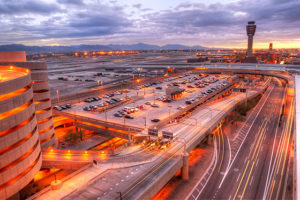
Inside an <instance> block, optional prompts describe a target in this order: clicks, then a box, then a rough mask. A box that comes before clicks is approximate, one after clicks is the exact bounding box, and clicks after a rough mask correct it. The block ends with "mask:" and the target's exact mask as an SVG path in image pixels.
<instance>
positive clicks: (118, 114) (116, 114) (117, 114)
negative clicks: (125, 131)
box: [114, 113, 123, 117]
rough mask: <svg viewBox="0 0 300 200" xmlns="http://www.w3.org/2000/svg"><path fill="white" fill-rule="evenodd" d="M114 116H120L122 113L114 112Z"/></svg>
mask: <svg viewBox="0 0 300 200" xmlns="http://www.w3.org/2000/svg"><path fill="white" fill-rule="evenodd" d="M114 116H115V117H122V116H123V115H122V114H121V113H115V114H114Z"/></svg>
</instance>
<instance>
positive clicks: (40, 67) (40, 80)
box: [0, 62, 55, 148]
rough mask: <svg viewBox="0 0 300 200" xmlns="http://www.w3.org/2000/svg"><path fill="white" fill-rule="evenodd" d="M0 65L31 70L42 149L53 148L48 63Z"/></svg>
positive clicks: (53, 138)
mask: <svg viewBox="0 0 300 200" xmlns="http://www.w3.org/2000/svg"><path fill="white" fill-rule="evenodd" d="M0 65H9V66H17V67H22V68H27V69H30V71H31V79H32V88H33V100H34V104H35V110H36V119H37V123H38V132H39V136H40V142H41V148H51V147H52V146H53V145H54V143H55V135H54V127H53V120H52V107H51V99H50V91H49V83H48V72H47V63H45V62H2V63H0Z"/></svg>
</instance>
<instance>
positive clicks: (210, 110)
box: [207, 107, 213, 120]
mask: <svg viewBox="0 0 300 200" xmlns="http://www.w3.org/2000/svg"><path fill="white" fill-rule="evenodd" d="M207 109H208V110H209V112H210V120H212V111H213V110H212V109H211V108H210V107H207Z"/></svg>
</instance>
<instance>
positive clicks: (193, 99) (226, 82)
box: [185, 80, 228, 104]
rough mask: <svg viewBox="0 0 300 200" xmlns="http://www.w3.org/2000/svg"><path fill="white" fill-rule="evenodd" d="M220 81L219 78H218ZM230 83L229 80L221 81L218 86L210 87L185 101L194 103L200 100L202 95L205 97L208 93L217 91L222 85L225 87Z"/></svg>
mask: <svg viewBox="0 0 300 200" xmlns="http://www.w3.org/2000/svg"><path fill="white" fill-rule="evenodd" d="M217 81H218V80H217ZM227 84H228V81H223V82H222V83H219V84H218V85H217V86H214V87H211V88H210V89H208V90H206V91H203V92H201V94H199V95H197V96H196V97H195V98H192V99H189V100H187V101H185V103H186V104H192V103H194V102H195V101H197V100H199V99H200V98H201V97H205V96H207V95H208V94H210V93H212V92H214V91H216V90H217V89H220V88H221V87H224V86H226V85H227Z"/></svg>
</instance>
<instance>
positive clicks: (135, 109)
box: [114, 106, 143, 119]
mask: <svg viewBox="0 0 300 200" xmlns="http://www.w3.org/2000/svg"><path fill="white" fill-rule="evenodd" d="M141 109H143V106H137V107H124V108H123V109H122V110H119V111H117V112H116V113H115V114H114V116H115V117H125V118H127V119H134V117H133V116H131V115H130V114H132V113H135V112H138V111H139V110H141Z"/></svg>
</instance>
